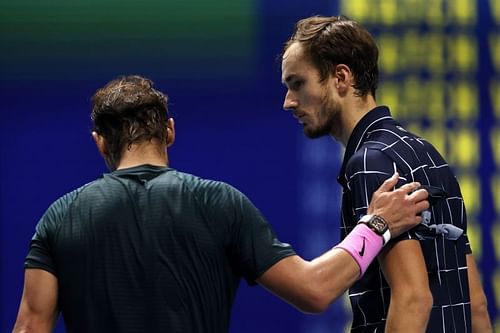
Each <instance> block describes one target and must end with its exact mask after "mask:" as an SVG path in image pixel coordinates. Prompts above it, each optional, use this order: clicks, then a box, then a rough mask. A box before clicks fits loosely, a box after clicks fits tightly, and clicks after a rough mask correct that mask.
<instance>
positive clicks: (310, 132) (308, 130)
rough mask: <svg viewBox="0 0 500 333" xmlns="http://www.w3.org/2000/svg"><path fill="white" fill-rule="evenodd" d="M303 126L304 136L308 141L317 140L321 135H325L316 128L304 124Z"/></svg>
mask: <svg viewBox="0 0 500 333" xmlns="http://www.w3.org/2000/svg"><path fill="white" fill-rule="evenodd" d="M303 126H304V134H305V136H307V137H308V138H310V139H316V138H319V137H322V136H323V135H325V133H323V131H320V130H318V129H317V128H314V127H312V126H311V125H308V124H305V123H304V124H303Z"/></svg>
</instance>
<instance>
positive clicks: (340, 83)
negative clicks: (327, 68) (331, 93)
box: [333, 64, 354, 96]
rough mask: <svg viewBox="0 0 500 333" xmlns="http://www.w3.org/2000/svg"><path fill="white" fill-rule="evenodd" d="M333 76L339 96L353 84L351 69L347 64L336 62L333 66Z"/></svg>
mask: <svg viewBox="0 0 500 333" xmlns="http://www.w3.org/2000/svg"><path fill="white" fill-rule="evenodd" d="M333 76H334V80H335V85H336V88H337V90H338V92H339V95H340V96H342V95H344V94H346V93H347V91H348V90H349V88H350V87H351V86H352V85H353V84H354V81H353V77H352V72H351V69H350V68H349V66H347V65H344V64H338V65H337V66H336V67H335V72H334V74H333Z"/></svg>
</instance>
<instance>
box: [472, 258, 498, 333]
mask: <svg viewBox="0 0 500 333" xmlns="http://www.w3.org/2000/svg"><path fill="white" fill-rule="evenodd" d="M467 269H468V270H467V271H468V277H469V291H470V300H471V314H472V333H490V332H493V328H492V326H491V320H490V316H489V314H488V302H487V300H486V296H485V294H484V291H483V287H482V286H481V279H480V276H479V271H478V269H477V266H476V262H475V260H474V257H473V256H472V254H469V255H467Z"/></svg>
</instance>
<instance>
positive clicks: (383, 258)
mask: <svg viewBox="0 0 500 333" xmlns="http://www.w3.org/2000/svg"><path fill="white" fill-rule="evenodd" d="M379 260H380V264H381V266H382V269H383V272H384V275H385V278H386V280H387V283H388V284H389V286H390V288H391V299H390V305H389V312H388V315H387V322H386V330H385V332H388V333H395V332H405V333H418V332H425V331H426V328H427V323H428V321H429V316H430V312H431V310H432V304H433V295H432V293H431V291H430V289H429V280H428V276H427V270H426V266H425V260H424V257H423V253H422V249H421V247H420V243H419V242H418V241H416V240H402V241H399V242H395V243H392V244H389V245H388V246H387V248H385V249H384V251H382V253H381V254H380V255H379Z"/></svg>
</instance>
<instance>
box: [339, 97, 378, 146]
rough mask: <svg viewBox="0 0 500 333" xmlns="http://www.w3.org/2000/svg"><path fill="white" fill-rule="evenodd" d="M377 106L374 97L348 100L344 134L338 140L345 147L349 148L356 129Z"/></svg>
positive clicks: (343, 117) (343, 115)
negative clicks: (348, 144) (350, 139)
mask: <svg viewBox="0 0 500 333" xmlns="http://www.w3.org/2000/svg"><path fill="white" fill-rule="evenodd" d="M376 106H377V103H376V102H375V99H374V98H373V96H372V95H367V96H364V97H355V96H353V97H352V98H351V99H349V100H347V101H346V103H345V105H344V108H343V111H342V128H343V131H342V134H341V136H340V138H336V139H337V140H338V141H339V142H340V143H341V144H342V145H343V146H344V147H347V143H348V142H349V138H350V137H351V134H352V131H353V130H354V127H356V125H357V124H358V123H359V121H360V120H361V118H363V117H364V116H365V115H366V114H367V113H368V112H370V111H371V110H373V109H374V108H375V107H376Z"/></svg>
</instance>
